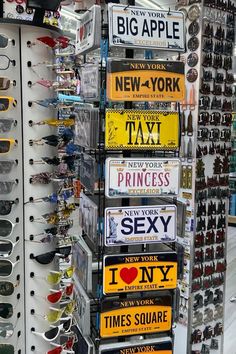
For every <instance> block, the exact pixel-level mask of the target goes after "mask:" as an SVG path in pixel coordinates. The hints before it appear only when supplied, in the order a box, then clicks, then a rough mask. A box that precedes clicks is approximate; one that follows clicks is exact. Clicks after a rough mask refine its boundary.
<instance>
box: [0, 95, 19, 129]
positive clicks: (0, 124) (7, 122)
mask: <svg viewBox="0 0 236 354" xmlns="http://www.w3.org/2000/svg"><path fill="white" fill-rule="evenodd" d="M0 90H1V89H0ZM13 125H14V127H16V125H17V121H16V120H14V119H0V133H9V132H10V131H11V128H12V126H13Z"/></svg>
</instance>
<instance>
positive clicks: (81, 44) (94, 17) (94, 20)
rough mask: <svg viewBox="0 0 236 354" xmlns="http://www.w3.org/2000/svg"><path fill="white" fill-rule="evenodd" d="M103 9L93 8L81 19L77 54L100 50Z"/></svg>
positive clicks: (78, 28) (78, 27)
mask: <svg viewBox="0 0 236 354" xmlns="http://www.w3.org/2000/svg"><path fill="white" fill-rule="evenodd" d="M100 24H101V7H100V6H98V5H94V6H92V7H91V8H90V9H89V10H88V11H86V12H85V13H84V14H83V15H82V16H81V17H80V19H79V21H78V25H77V32H76V50H75V54H82V53H83V54H85V53H87V52H88V51H90V50H94V49H96V48H99V46H100V38H101V30H100V29H101V26H100Z"/></svg>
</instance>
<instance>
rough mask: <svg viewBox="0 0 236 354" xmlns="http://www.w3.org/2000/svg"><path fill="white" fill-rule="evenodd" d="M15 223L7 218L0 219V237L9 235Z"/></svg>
mask: <svg viewBox="0 0 236 354" xmlns="http://www.w3.org/2000/svg"><path fill="white" fill-rule="evenodd" d="M16 225H17V224H13V223H12V222H11V221H10V220H8V219H0V237H10V236H11V235H12V232H13V230H14V227H15V226H16Z"/></svg>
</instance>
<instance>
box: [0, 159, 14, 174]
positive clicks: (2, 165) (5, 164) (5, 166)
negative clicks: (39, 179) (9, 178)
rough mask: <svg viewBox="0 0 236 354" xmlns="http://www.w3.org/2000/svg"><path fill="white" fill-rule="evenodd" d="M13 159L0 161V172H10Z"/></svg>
mask: <svg viewBox="0 0 236 354" xmlns="http://www.w3.org/2000/svg"><path fill="white" fill-rule="evenodd" d="M13 165H14V161H0V174H7V173H10V172H11V169H12V166H13Z"/></svg>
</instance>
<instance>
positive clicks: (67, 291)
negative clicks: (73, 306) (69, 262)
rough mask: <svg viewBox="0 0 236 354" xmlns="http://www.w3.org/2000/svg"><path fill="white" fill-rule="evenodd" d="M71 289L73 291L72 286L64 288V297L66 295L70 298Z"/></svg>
mask: <svg viewBox="0 0 236 354" xmlns="http://www.w3.org/2000/svg"><path fill="white" fill-rule="evenodd" d="M73 289H74V284H70V285H68V286H67V287H66V291H65V293H66V295H67V296H71V295H72V293H73Z"/></svg>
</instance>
